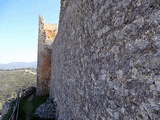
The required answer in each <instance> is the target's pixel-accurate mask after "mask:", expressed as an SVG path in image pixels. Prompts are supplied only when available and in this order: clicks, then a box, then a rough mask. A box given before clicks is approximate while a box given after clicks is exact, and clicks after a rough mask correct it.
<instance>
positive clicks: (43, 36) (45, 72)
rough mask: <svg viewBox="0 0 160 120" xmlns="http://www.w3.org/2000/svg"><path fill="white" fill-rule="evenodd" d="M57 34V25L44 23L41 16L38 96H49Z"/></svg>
mask: <svg viewBox="0 0 160 120" xmlns="http://www.w3.org/2000/svg"><path fill="white" fill-rule="evenodd" d="M56 34H57V25H56V24H46V23H44V18H43V17H42V16H40V17H39V35H38V65H37V90H36V94H37V95H46V94H49V86H50V77H51V53H52V43H53V41H54V39H55V37H56Z"/></svg>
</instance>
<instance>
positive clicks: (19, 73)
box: [0, 63, 36, 113]
mask: <svg viewBox="0 0 160 120" xmlns="http://www.w3.org/2000/svg"><path fill="white" fill-rule="evenodd" d="M17 65H18V64H17ZM25 65H26V64H25ZM30 66H31V65H29V63H28V66H25V67H26V68H25V67H24V68H21V67H23V64H21V67H19V66H15V69H0V84H1V87H0V113H1V110H2V104H4V103H5V102H6V101H8V100H11V99H12V98H15V97H16V92H17V91H18V90H20V89H22V88H27V87H30V86H36V69H35V68H34V67H33V68H29V67H30ZM8 67H9V65H8V66H7V68H8ZM10 68H12V67H10Z"/></svg>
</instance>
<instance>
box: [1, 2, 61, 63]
mask: <svg viewBox="0 0 160 120" xmlns="http://www.w3.org/2000/svg"><path fill="white" fill-rule="evenodd" d="M59 11H60V0H0V63H5V64H6V63H10V62H33V61H37V47H38V46H37V45H38V17H39V15H42V16H44V19H45V23H57V24H58V21H59Z"/></svg>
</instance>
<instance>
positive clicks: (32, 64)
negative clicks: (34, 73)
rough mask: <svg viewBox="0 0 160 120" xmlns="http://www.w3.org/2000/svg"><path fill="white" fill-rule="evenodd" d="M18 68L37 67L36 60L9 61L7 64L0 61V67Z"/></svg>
mask: <svg viewBox="0 0 160 120" xmlns="http://www.w3.org/2000/svg"><path fill="white" fill-rule="evenodd" d="M19 68H37V62H35V61H34V62H10V63H7V64H3V63H0V69H4V70H6V69H19Z"/></svg>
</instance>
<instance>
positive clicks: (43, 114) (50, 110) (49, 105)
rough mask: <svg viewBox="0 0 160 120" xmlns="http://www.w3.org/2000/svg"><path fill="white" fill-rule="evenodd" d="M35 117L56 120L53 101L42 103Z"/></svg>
mask: <svg viewBox="0 0 160 120" xmlns="http://www.w3.org/2000/svg"><path fill="white" fill-rule="evenodd" d="M34 117H35V119H36V120H55V118H56V112H55V105H54V103H53V101H51V100H48V101H47V102H46V103H43V104H42V105H40V106H39V107H38V108H37V109H36V111H35V113H34Z"/></svg>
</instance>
